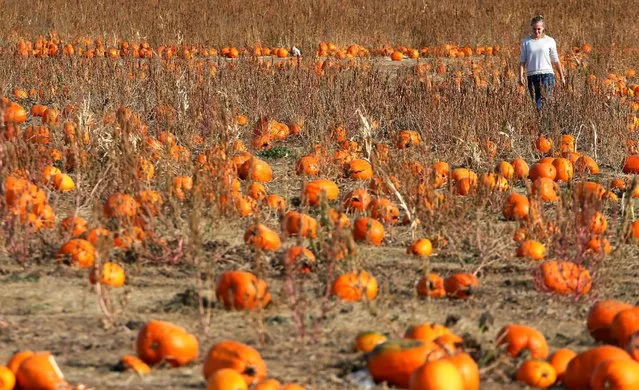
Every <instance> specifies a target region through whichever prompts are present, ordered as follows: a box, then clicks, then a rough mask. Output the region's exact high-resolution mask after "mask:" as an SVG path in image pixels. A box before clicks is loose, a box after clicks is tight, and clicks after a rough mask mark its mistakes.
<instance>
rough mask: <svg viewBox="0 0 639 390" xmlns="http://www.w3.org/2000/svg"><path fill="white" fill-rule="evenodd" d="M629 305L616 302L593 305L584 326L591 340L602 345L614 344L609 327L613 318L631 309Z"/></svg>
mask: <svg viewBox="0 0 639 390" xmlns="http://www.w3.org/2000/svg"><path fill="white" fill-rule="evenodd" d="M631 308H632V305H631V304H629V303H625V302H621V301H616V300H603V301H599V302H597V303H595V304H594V305H592V306H591V307H590V310H589V311H588V317H587V320H586V326H587V328H588V332H589V333H590V335H591V336H592V338H593V339H595V340H597V341H601V342H604V343H608V344H612V343H614V342H615V339H614V337H613V336H612V332H611V329H610V326H611V325H612V320H613V319H614V318H615V316H616V315H617V314H618V313H619V312H621V311H623V310H626V309H631Z"/></svg>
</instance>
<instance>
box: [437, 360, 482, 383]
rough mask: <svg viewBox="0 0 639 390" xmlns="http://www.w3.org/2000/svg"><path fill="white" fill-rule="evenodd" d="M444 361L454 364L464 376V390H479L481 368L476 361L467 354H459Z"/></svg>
mask: <svg viewBox="0 0 639 390" xmlns="http://www.w3.org/2000/svg"><path fill="white" fill-rule="evenodd" d="M444 359H446V360H448V361H449V362H451V363H453V364H454V365H455V367H457V371H459V373H460V374H461V376H462V380H463V382H464V390H479V382H480V378H479V367H478V366H477V363H476V362H475V360H473V358H472V357H470V355H469V354H467V353H458V354H456V355H452V356H447V357H445V358H444Z"/></svg>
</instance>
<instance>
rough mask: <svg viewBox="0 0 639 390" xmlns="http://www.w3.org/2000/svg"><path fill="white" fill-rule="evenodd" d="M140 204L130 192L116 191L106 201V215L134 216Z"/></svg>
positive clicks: (115, 216) (116, 216) (109, 216)
mask: <svg viewBox="0 0 639 390" xmlns="http://www.w3.org/2000/svg"><path fill="white" fill-rule="evenodd" d="M139 207H140V205H139V204H138V202H137V201H136V200H135V199H134V198H133V197H132V196H131V195H128V194H124V193H121V192H116V193H115V194H112V195H110V196H109V197H108V198H107V200H106V202H104V207H103V210H104V216H105V217H107V218H121V217H129V218H131V217H134V216H135V214H136V213H137V210H138V208H139Z"/></svg>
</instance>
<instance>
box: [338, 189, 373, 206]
mask: <svg viewBox="0 0 639 390" xmlns="http://www.w3.org/2000/svg"><path fill="white" fill-rule="evenodd" d="M342 202H343V205H344V208H345V209H346V210H357V211H365V210H366V209H368V206H369V204H370V203H371V196H370V195H369V193H368V191H367V190H366V188H358V189H355V190H353V191H351V192H349V193H348V194H347V195H346V196H345V197H344V200H343V201H342Z"/></svg>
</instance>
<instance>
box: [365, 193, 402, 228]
mask: <svg viewBox="0 0 639 390" xmlns="http://www.w3.org/2000/svg"><path fill="white" fill-rule="evenodd" d="M368 208H369V210H370V213H371V217H372V218H374V219H376V220H378V221H380V222H384V223H387V224H389V223H390V224H397V223H399V220H400V218H399V216H400V213H399V208H397V206H396V205H395V203H393V202H392V201H391V200H390V199H388V198H381V197H378V198H375V200H373V201H372V202H371V203H370V204H369V206H368Z"/></svg>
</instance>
